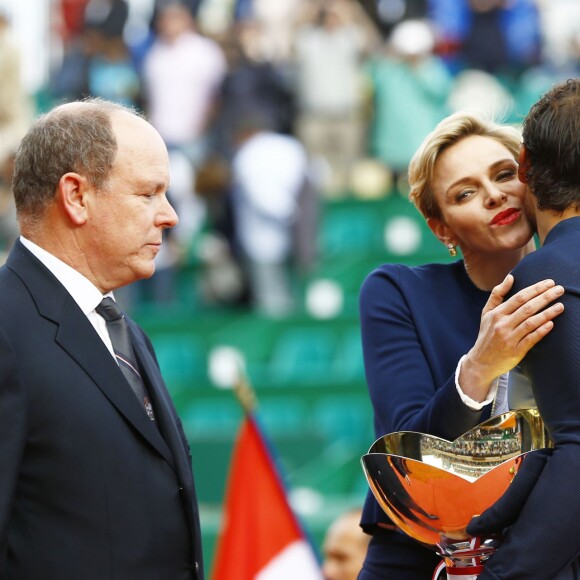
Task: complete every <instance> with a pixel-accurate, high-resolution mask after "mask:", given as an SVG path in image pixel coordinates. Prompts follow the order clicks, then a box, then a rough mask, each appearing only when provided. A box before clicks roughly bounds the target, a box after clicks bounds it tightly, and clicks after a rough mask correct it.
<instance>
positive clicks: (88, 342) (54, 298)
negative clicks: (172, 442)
mask: <svg viewBox="0 0 580 580" xmlns="http://www.w3.org/2000/svg"><path fill="white" fill-rule="evenodd" d="M7 265H8V267H9V268H10V269H12V270H13V271H14V272H15V273H16V274H17V275H18V276H19V277H20V279H21V280H22V281H23V283H24V284H25V285H26V287H27V288H28V290H29V292H30V294H31V296H32V298H33V299H34V301H35V303H36V306H37V308H38V310H39V313H40V314H41V315H42V316H44V317H45V318H47V319H49V320H52V321H53V322H54V323H55V324H57V325H58V330H57V333H56V338H55V340H56V342H57V343H58V344H59V345H60V346H61V347H62V348H63V349H64V350H65V351H66V352H67V353H68V354H69V355H70V356H71V357H72V358H73V359H74V360H75V361H76V362H77V363H78V364H79V365H80V366H81V367H82V368H83V369H84V370H85V371H86V373H87V375H88V376H89V377H90V378H91V379H92V380H93V381H94V383H95V384H96V386H97V387H98V388H99V389H100V390H101V391H102V392H103V394H104V395H105V396H106V397H107V399H108V400H109V401H110V402H111V404H112V405H114V406H115V408H116V409H117V410H118V411H119V413H121V415H122V416H123V417H124V418H125V419H126V421H127V422H128V423H129V424H131V425H132V426H133V427H134V428H135V430H136V431H137V432H138V433H140V434H141V436H142V437H143V438H144V439H145V440H146V441H147V442H148V443H149V444H150V445H151V446H152V447H153V448H154V449H155V450H156V451H157V452H158V453H159V454H160V455H161V456H162V457H163V458H164V459H165V460H166V461H167V462H168V463H169V464H170V465H172V466H174V461H173V456H172V453H171V451H170V450H169V448H168V446H167V444H166V443H165V441H163V438H162V437H161V435H160V433H159V431H158V430H157V428H156V426H155V425H154V424H153V422H152V421H151V420H150V419H149V418H148V417H147V415H146V413H145V412H144V411H143V409H142V408H141V406H140V404H139V402H138V401H137V398H136V397H135V395H134V394H133V392H132V391H131V388H130V387H128V385H127V388H125V386H126V380H125V378H124V377H123V374H122V373H121V371H120V369H119V367H118V366H117V364H116V363H115V361H114V360H113V357H112V356H111V355H110V353H109V351H108V350H107V347H106V346H105V345H104V343H103V341H102V340H101V339H100V337H99V336H98V334H97V333H96V331H95V329H94V328H93V327H92V325H91V323H90V322H89V321H88V320H87V317H86V316H85V315H84V314H83V313H82V311H81V310H80V308H79V307H78V305H77V304H76V302H75V301H74V300H73V299H72V297H71V296H70V294H69V293H68V292H67V291H66V290H65V288H64V287H63V286H62V284H61V283H60V282H59V281H58V280H57V279H56V278H55V277H54V276H53V275H52V273H51V272H50V270H48V268H46V267H45V266H44V265H43V264H42V262H40V260H38V259H37V258H36V257H35V256H34V255H33V254H32V253H31V252H29V251H28V250H27V249H26V248H25V247H24V246H23V245H22V244H21V243H20V242H19V241H17V242H16V244H15V245H14V248H13V250H12V252H11V254H10V256H9V258H8V261H7Z"/></svg>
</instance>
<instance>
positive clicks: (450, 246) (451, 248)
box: [447, 242, 457, 258]
mask: <svg viewBox="0 0 580 580" xmlns="http://www.w3.org/2000/svg"><path fill="white" fill-rule="evenodd" d="M447 249H448V250H449V255H450V256H451V257H452V258H455V256H457V249H456V248H455V246H454V245H453V244H452V243H451V242H450V243H449V244H447Z"/></svg>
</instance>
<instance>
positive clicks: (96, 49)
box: [50, 0, 135, 104]
mask: <svg viewBox="0 0 580 580" xmlns="http://www.w3.org/2000/svg"><path fill="white" fill-rule="evenodd" d="M84 4H85V7H84V10H83V15H82V20H81V21H80V22H78V21H77V20H78V14H77V11H78V10H79V7H78V6H77V7H76V8H77V10H76V11H72V12H71V7H72V6H73V5H72V4H71V5H68V6H67V8H68V10H69V15H68V18H69V20H70V19H72V21H71V22H69V24H68V26H73V28H70V29H68V34H69V36H68V37H65V38H64V40H65V44H64V54H63V58H62V62H61V63H60V66H59V67H57V69H56V71H55V72H54V74H53V77H52V79H51V82H50V92H51V94H52V96H53V97H54V98H56V99H58V100H63V101H73V100H77V99H81V98H83V97H86V96H88V95H92V96H102V97H104V98H112V100H115V101H118V102H121V103H123V104H127V92H128V91H130V92H131V93H133V92H134V83H135V78H134V76H133V72H129V73H127V71H128V69H130V70H131V71H132V70H133V66H132V64H131V63H130V61H129V59H128V54H127V53H126V50H127V49H126V47H125V45H124V41H123V31H124V28H125V24H126V23H127V18H128V14H129V7H128V4H127V0H89V1H88V2H84ZM63 9H64V8H63ZM65 17H66V16H65ZM128 74H129V75H130V76H131V77H132V78H131V79H128ZM105 83H106V84H105ZM127 84H130V85H131V88H128V87H127ZM115 85H118V86H115ZM131 100H133V99H130V100H129V103H131Z"/></svg>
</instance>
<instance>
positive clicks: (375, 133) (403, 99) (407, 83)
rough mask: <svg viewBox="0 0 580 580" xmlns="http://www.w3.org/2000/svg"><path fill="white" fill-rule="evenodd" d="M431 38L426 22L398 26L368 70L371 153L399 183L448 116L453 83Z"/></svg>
mask: <svg viewBox="0 0 580 580" xmlns="http://www.w3.org/2000/svg"><path fill="white" fill-rule="evenodd" d="M434 45H435V39H434V35H433V32H432V30H431V27H430V26H429V25H428V24H427V23H426V22H424V21H420V20H408V21H405V22H402V23H400V24H398V25H397V26H396V27H395V28H394V30H393V33H392V35H391V37H390V39H389V42H388V44H387V45H386V47H385V50H384V52H382V53H380V54H377V55H376V57H374V58H373V59H371V61H370V62H369V65H368V72H369V76H370V81H371V86H372V90H373V113H372V120H371V133H370V151H371V154H372V155H374V156H375V157H376V158H378V159H379V160H381V161H382V162H383V163H385V164H386V165H387V167H389V168H390V169H391V170H392V171H393V173H394V175H395V178H397V177H398V176H400V175H403V174H405V173H406V170H407V166H408V164H409V161H410V160H411V157H412V156H413V154H414V152H415V151H416V149H417V147H418V146H419V145H420V144H421V142H422V140H423V137H424V136H425V135H426V134H427V133H429V132H430V131H432V130H433V128H434V127H435V125H436V124H437V123H438V122H439V121H440V120H441V119H442V118H443V117H444V116H445V114H446V113H447V108H446V99H447V95H448V93H449V90H450V88H451V86H452V78H451V75H450V73H449V72H448V71H447V69H446V67H445V66H444V64H443V63H442V61H441V60H440V59H439V57H437V56H435V55H433V48H434Z"/></svg>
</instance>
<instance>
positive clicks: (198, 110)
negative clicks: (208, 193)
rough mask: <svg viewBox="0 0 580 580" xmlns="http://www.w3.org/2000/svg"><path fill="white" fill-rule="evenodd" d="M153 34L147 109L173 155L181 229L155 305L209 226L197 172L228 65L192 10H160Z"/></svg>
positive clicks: (167, 252) (161, 260)
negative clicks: (204, 226)
mask: <svg viewBox="0 0 580 580" xmlns="http://www.w3.org/2000/svg"><path fill="white" fill-rule="evenodd" d="M155 32H156V37H155V40H154V41H153V44H152V46H151V48H150V50H149V52H148V53H147V54H146V55H145V58H144V62H143V89H144V97H145V103H146V107H145V108H146V110H147V112H148V116H149V118H150V120H151V123H152V125H153V126H154V127H155V128H156V129H157V130H158V131H159V133H160V134H161V136H162V137H163V139H164V140H165V143H166V144H167V148H168V150H169V163H170V169H171V187H170V190H169V192H168V195H169V197H170V199H171V203H172V204H173V206H174V208H175V210H176V212H177V214H178V215H179V224H178V225H177V226H176V227H175V228H173V230H172V231H171V234H169V236H170V239H169V240H167V241H168V243H167V244H164V246H163V248H164V250H163V251H162V252H160V253H159V255H158V256H157V261H156V265H157V273H156V274H155V276H154V277H153V278H151V279H150V283H151V284H153V285H156V284H157V285H159V287H158V289H157V290H155V291H153V295H154V299H156V300H160V299H163V300H171V299H172V298H173V297H172V292H171V290H172V287H173V283H172V278H173V270H174V268H175V266H176V265H177V264H178V262H179V260H180V259H181V258H182V255H183V254H184V252H185V250H186V249H187V247H188V245H189V244H190V243H191V241H192V239H193V238H194V236H195V235H196V233H197V232H198V231H199V229H200V227H201V226H202V224H203V222H204V220H205V214H206V208H205V204H204V202H203V200H202V199H201V197H199V196H198V195H196V192H195V189H194V184H195V171H196V169H197V167H198V166H199V165H200V163H201V162H202V161H203V159H204V157H205V155H206V152H207V140H206V132H207V129H208V125H209V124H210V120H211V118H212V115H213V109H214V106H215V100H216V94H217V91H218V88H219V86H220V84H221V82H222V80H223V78H224V76H225V73H226V60H225V57H224V54H223V51H222V49H221V48H220V46H219V45H218V44H217V43H216V42H215V41H213V40H211V39H209V38H206V37H204V36H202V35H201V34H199V33H197V32H196V31H195V22H194V19H193V17H192V14H191V12H190V10H189V9H188V8H187V7H186V6H185V5H183V4H180V3H178V2H171V1H170V2H163V3H161V4H160V5H159V6H158V11H157V15H156V17H155ZM159 290H161V293H159Z"/></svg>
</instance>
